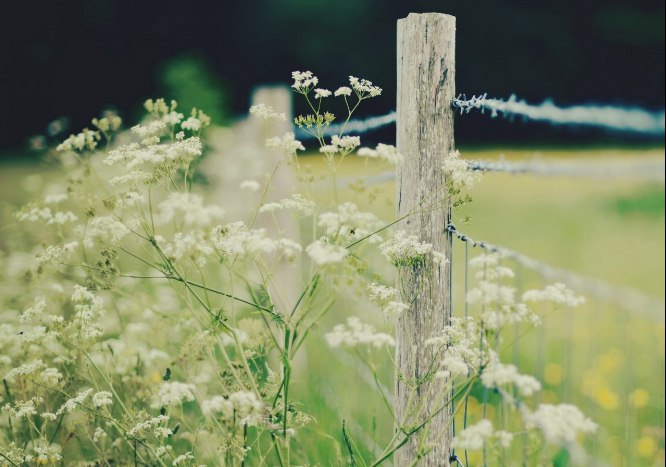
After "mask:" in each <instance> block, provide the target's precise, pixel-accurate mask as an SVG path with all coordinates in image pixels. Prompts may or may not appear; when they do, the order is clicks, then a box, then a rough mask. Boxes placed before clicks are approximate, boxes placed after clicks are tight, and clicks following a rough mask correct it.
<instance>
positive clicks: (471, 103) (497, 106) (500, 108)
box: [452, 94, 664, 136]
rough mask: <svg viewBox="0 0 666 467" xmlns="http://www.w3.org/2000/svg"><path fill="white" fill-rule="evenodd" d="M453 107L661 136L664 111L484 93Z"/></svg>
mask: <svg viewBox="0 0 666 467" xmlns="http://www.w3.org/2000/svg"><path fill="white" fill-rule="evenodd" d="M452 105H453V107H454V108H456V109H459V110H460V113H461V114H465V113H469V112H470V111H472V110H473V109H476V110H479V111H481V112H482V113H483V112H484V111H489V112H490V116H491V117H497V116H498V115H501V116H504V117H515V116H519V117H522V118H525V119H527V120H532V121H536V122H545V123H549V124H551V125H567V126H593V127H599V128H604V129H606V130H609V131H618V132H628V133H637V134H643V135H646V136H664V111H663V110H662V111H658V112H653V111H650V110H646V109H643V108H640V107H629V106H612V105H592V104H587V105H572V106H569V107H559V106H557V105H555V103H554V102H553V101H552V100H546V101H544V102H542V103H541V104H529V103H527V102H526V101H524V100H521V99H518V98H517V97H516V96H515V95H512V96H511V97H509V99H507V100H504V99H495V98H488V97H487V94H483V95H480V96H473V97H472V98H471V99H466V98H465V97H464V96H463V97H462V98H461V97H458V98H457V99H454V100H453V104H452Z"/></svg>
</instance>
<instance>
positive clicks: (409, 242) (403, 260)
mask: <svg viewBox="0 0 666 467" xmlns="http://www.w3.org/2000/svg"><path fill="white" fill-rule="evenodd" d="M379 249H380V251H381V252H382V254H383V255H384V256H385V257H386V259H388V260H389V261H390V262H391V263H393V265H394V266H396V267H400V266H412V265H417V264H421V263H423V261H424V260H425V257H426V255H428V254H429V253H431V252H432V244H431V243H425V242H419V240H418V238H416V236H414V235H406V234H405V232H404V231H403V230H400V231H398V232H396V233H395V235H394V236H393V238H392V239H390V240H388V241H386V242H384V243H382V244H381V245H379Z"/></svg>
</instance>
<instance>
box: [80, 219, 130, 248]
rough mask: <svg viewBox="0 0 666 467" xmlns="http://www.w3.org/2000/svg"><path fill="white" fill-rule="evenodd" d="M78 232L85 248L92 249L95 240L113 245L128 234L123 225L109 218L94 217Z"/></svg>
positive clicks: (128, 231)
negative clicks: (81, 235) (81, 236)
mask: <svg viewBox="0 0 666 467" xmlns="http://www.w3.org/2000/svg"><path fill="white" fill-rule="evenodd" d="M79 231H80V232H81V233H82V234H83V240H82V242H83V244H84V245H85V246H86V247H87V248H92V246H93V244H94V243H93V241H94V240H95V239H100V240H101V241H102V242H104V243H111V244H115V243H118V242H119V241H120V240H121V239H122V238H123V237H125V236H126V235H127V234H129V233H130V230H129V229H128V228H127V226H125V224H123V223H122V222H120V221H118V220H116V219H114V218H113V217H111V216H102V217H94V218H93V219H92V220H91V221H90V222H88V225H86V226H85V227H83V226H81V227H79Z"/></svg>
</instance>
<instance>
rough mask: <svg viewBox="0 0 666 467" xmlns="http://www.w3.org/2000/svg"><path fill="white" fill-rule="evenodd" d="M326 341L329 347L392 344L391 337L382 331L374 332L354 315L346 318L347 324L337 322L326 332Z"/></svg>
mask: <svg viewBox="0 0 666 467" xmlns="http://www.w3.org/2000/svg"><path fill="white" fill-rule="evenodd" d="M326 342H328V345H330V346H331V347H340V346H342V345H345V346H350V347H353V346H356V345H359V344H361V345H370V346H373V347H375V348H380V347H383V346H387V345H388V346H394V345H395V341H394V340H393V337H391V336H390V335H388V334H385V333H382V332H376V331H375V328H374V327H372V326H371V325H369V324H365V323H362V322H361V321H360V320H359V319H358V318H356V317H350V318H347V324H346V325H345V324H338V325H337V326H335V327H334V328H333V331H331V332H329V333H328V334H326Z"/></svg>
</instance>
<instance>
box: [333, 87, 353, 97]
mask: <svg viewBox="0 0 666 467" xmlns="http://www.w3.org/2000/svg"><path fill="white" fill-rule="evenodd" d="M351 93H352V90H351V88H349V87H347V86H342V87H339V88H338V89H336V90H335V92H334V93H333V94H334V95H335V97H340V96H351Z"/></svg>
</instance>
